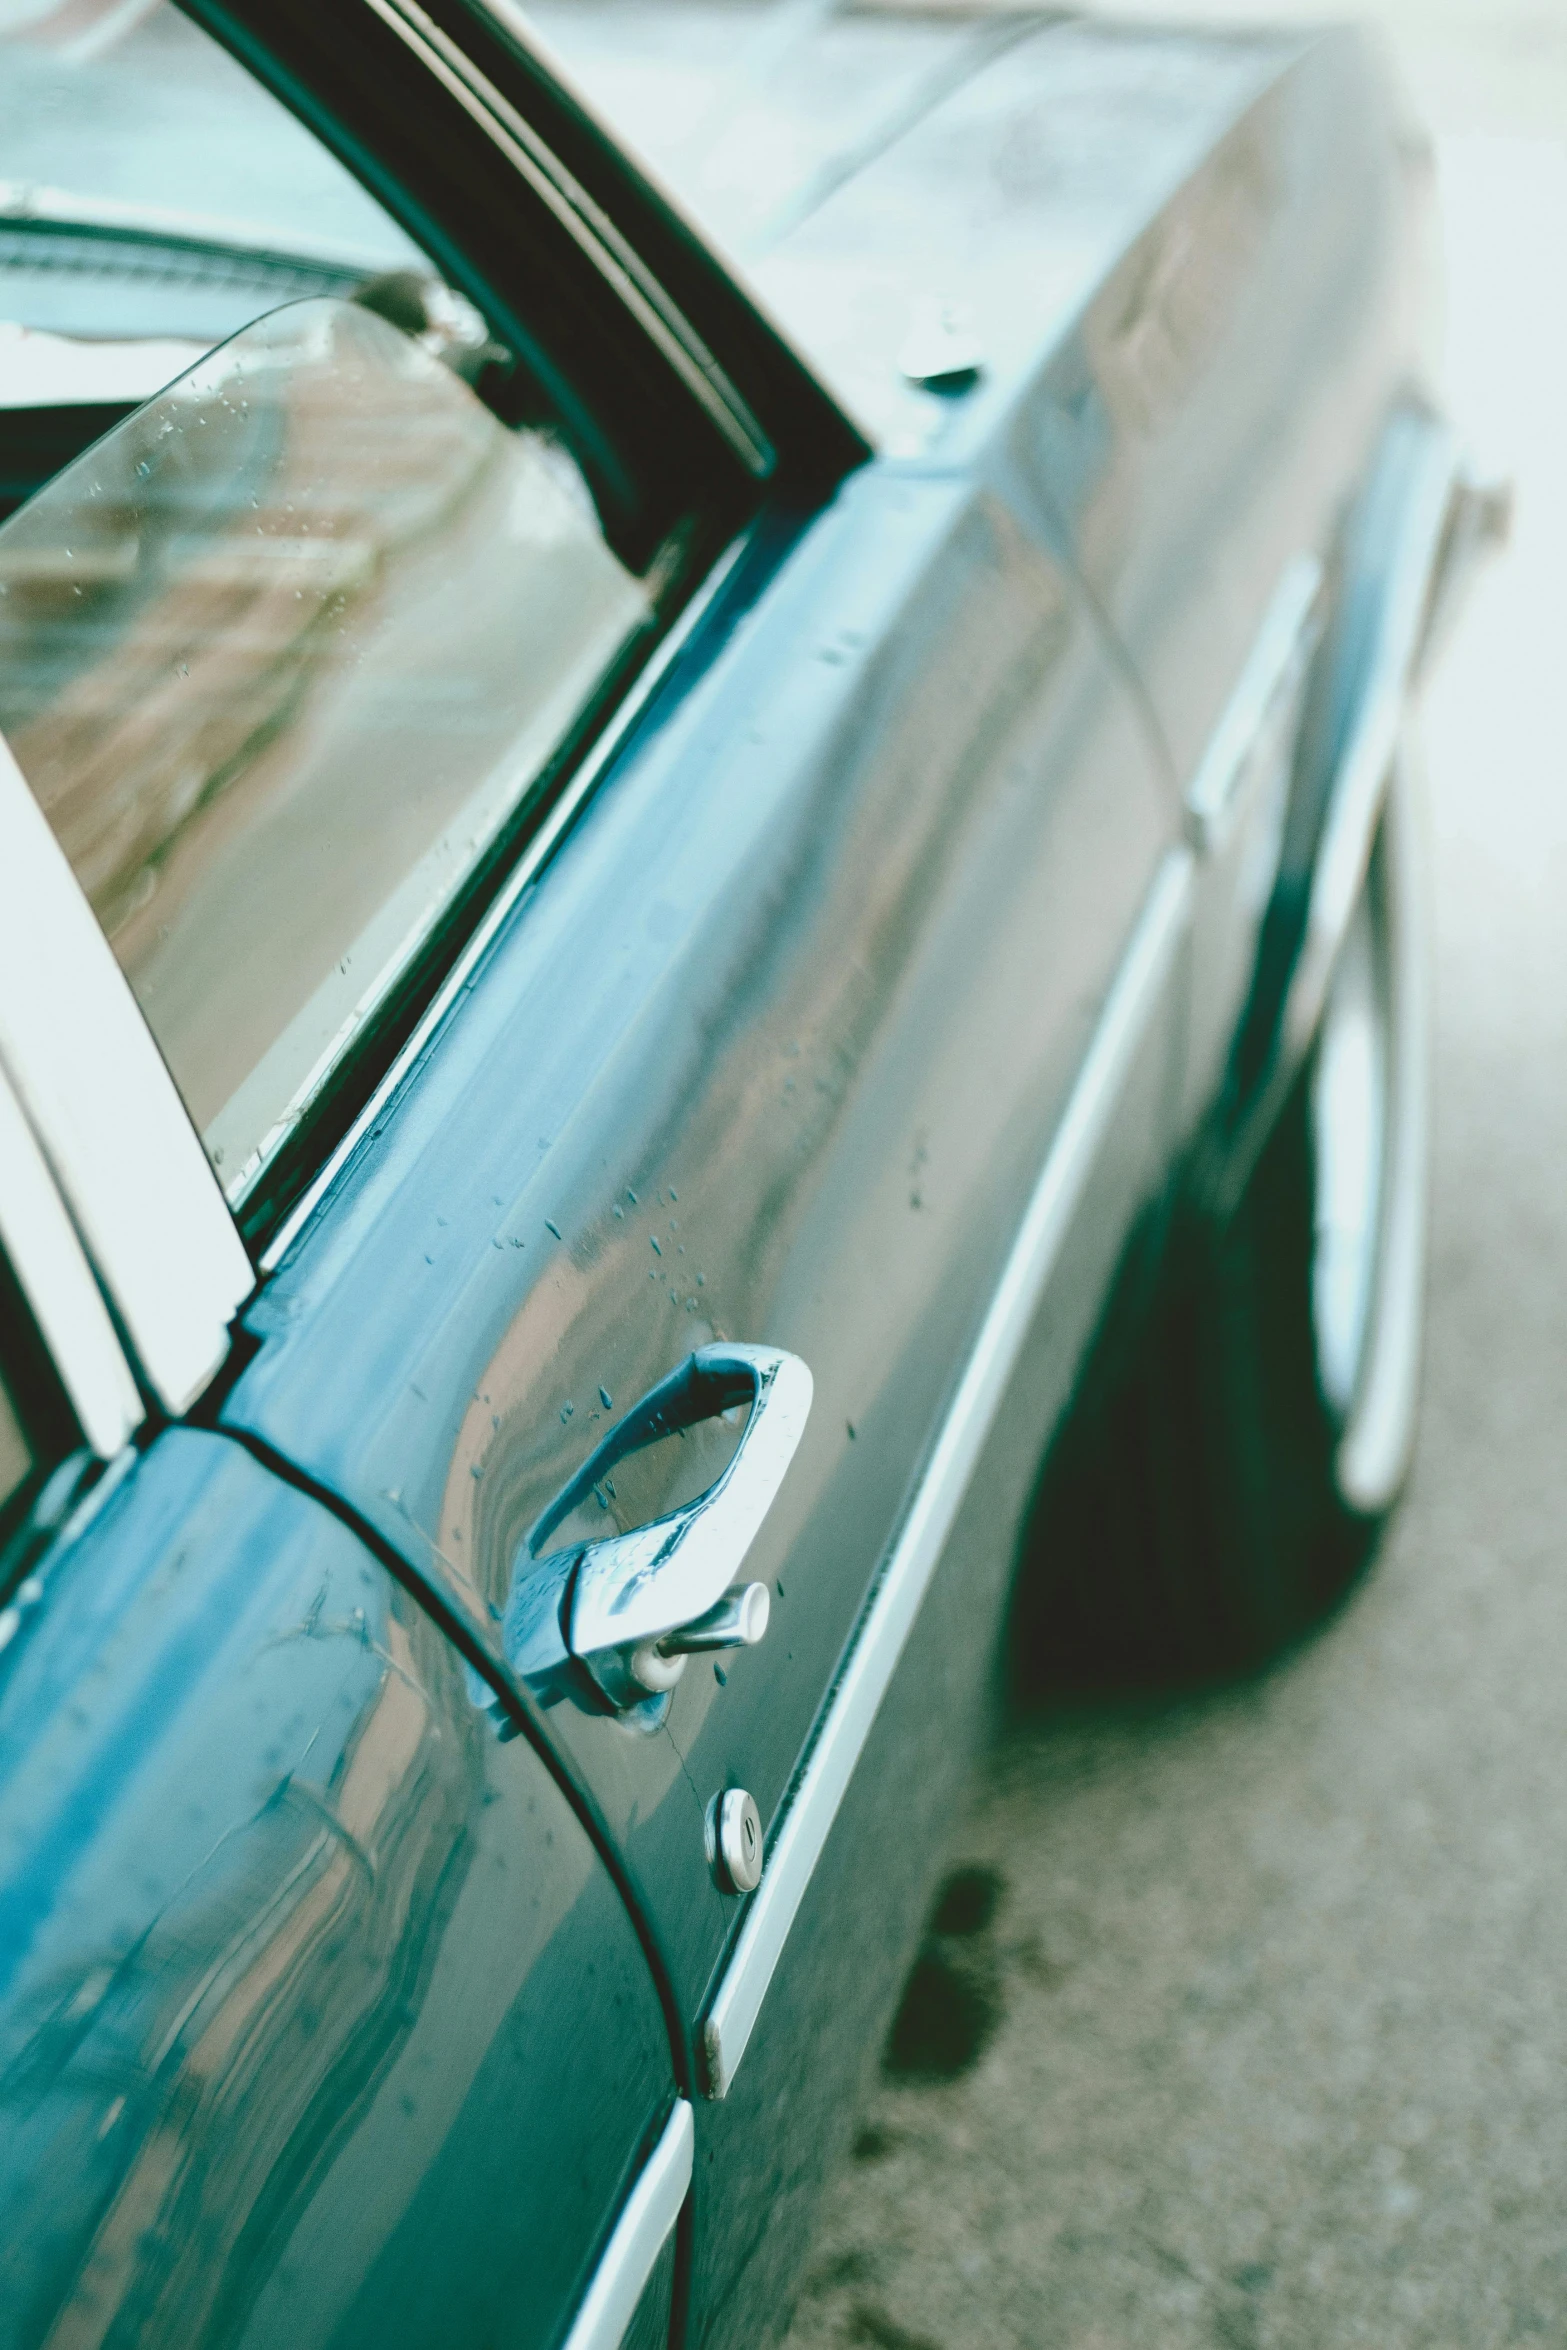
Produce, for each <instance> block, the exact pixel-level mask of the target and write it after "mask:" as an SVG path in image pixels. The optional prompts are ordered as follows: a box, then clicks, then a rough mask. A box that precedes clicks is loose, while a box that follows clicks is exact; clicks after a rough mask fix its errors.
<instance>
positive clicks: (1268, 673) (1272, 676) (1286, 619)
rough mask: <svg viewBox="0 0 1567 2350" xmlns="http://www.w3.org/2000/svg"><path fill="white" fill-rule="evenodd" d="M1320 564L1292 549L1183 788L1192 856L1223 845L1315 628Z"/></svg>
mask: <svg viewBox="0 0 1567 2350" xmlns="http://www.w3.org/2000/svg"><path fill="white" fill-rule="evenodd" d="M1322 577H1323V574H1322V565H1321V563H1320V562H1319V561H1318V559H1317V557H1316V556H1315V555H1297V556H1296V557H1295V558H1294V560H1293V561H1292V562H1290V563H1289V564H1287V565H1286V567H1285V570H1284V573H1283V576H1282V577H1281V578H1280V580H1279V583H1278V586H1277V587H1276V588H1275V589H1274V591H1273V596H1272V600H1271V601H1270V603H1269V605H1268V609H1267V611H1266V612H1265V613H1264V615H1263V621H1262V626H1261V628H1260V629H1259V630H1258V632H1257V636H1256V640H1255V642H1254V643H1253V645H1252V648H1251V651H1250V652H1249V653H1248V655H1247V656H1246V662H1245V666H1244V667H1243V669H1242V670H1241V674H1240V677H1239V679H1238V681H1237V683H1236V686H1235V690H1234V692H1233V693H1232V694H1231V696H1230V698H1229V700H1228V702H1227V703H1226V704H1225V706H1224V710H1223V712H1222V714H1221V716H1220V719H1219V723H1218V725H1217V726H1216V727H1215V728H1214V730H1213V733H1212V735H1211V736H1210V737H1209V740H1208V746H1207V748H1206V750H1205V751H1204V752H1203V755H1202V758H1201V760H1200V761H1199V763H1198V767H1197V772H1196V773H1195V775H1194V776H1193V777H1192V779H1191V782H1190V783H1189V784H1188V786H1187V789H1186V837H1187V839H1188V840H1189V841H1190V842H1191V845H1192V847H1193V848H1194V849H1195V850H1196V851H1197V853H1198V855H1199V856H1203V857H1209V856H1212V855H1213V854H1214V853H1215V851H1216V850H1218V849H1220V848H1222V847H1223V845H1224V841H1225V838H1226V836H1227V834H1228V833H1229V831H1230V827H1231V820H1232V818H1233V816H1234V814H1235V813H1236V810H1237V805H1238V794H1239V787H1240V784H1241V782H1242V780H1243V778H1244V776H1245V772H1246V763H1247V760H1248V758H1249V757H1250V755H1251V752H1252V749H1253V746H1254V745H1255V744H1256V742H1257V740H1258V738H1259V736H1260V735H1261V734H1262V732H1263V729H1264V727H1265V726H1266V724H1267V721H1268V719H1269V717H1270V715H1271V714H1272V712H1273V711H1274V710H1275V708H1276V707H1277V706H1278V704H1279V702H1280V700H1281V699H1282V698H1283V697H1284V696H1285V695H1287V694H1289V693H1292V692H1293V691H1294V689H1295V688H1296V686H1297V685H1298V684H1299V683H1300V680H1301V678H1302V677H1303V675H1304V673H1305V669H1306V664H1307V663H1308V661H1309V660H1310V659H1311V655H1312V652H1313V650H1314V649H1315V646H1316V641H1317V637H1318V634H1319V633H1320V630H1321V626H1322Z"/></svg>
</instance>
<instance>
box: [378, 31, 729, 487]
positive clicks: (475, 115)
mask: <svg viewBox="0 0 1567 2350" xmlns="http://www.w3.org/2000/svg"><path fill="white" fill-rule="evenodd" d="M366 5H367V6H368V7H370V8H372V9H373V10H374V11H375V13H376V15H377V16H378V17H380V19H381V21H382V22H383V24H386V25H387V26H389V27H390V29H391V30H392V31H393V32H394V33H395V34H396V35H397V37H398V39H399V40H400V41H402V42H403V43H404V45H405V46H406V47H407V48H409V49H411V50H412V51H413V53H414V54H415V56H417V57H418V58H419V59H420V60H421V61H422V63H423V64H424V65H425V67H426V68H427V70H428V71H429V72H430V73H432V74H433V75H434V76H435V78H436V79H437V80H438V81H439V82H440V83H441V85H442V87H443V88H444V89H446V90H448V91H449V92H450V93H451V95H452V96H453V97H454V98H455V99H456V100H457V103H458V105H459V106H461V107H462V109H463V111H464V113H465V114H467V115H468V117H469V119H470V120H471V121H473V122H474V123H476V124H477V125H478V127H479V129H480V130H481V131H483V133H484V134H485V136H486V138H488V139H489V140H490V142H491V143H492V145H494V146H495V147H498V148H499V149H500V151H501V153H502V154H503V155H504V156H505V157H506V159H507V161H508V162H509V163H510V164H511V165H512V168H513V169H514V170H515V171H516V172H517V173H518V174H519V175H520V177H521V178H523V179H524V180H526V182H527V184H528V186H529V187H530V188H531V189H532V190H533V192H534V194H535V195H536V196H537V197H538V198H539V200H540V202H541V203H543V204H544V205H546V206H547V207H548V209H549V211H550V212H551V213H552V214H553V215H554V217H555V219H556V220H558V221H559V222H560V224H561V226H562V227H563V228H564V229H565V230H566V232H567V234H568V235H569V236H570V237H571V238H572V240H573V242H574V243H575V244H576V246H577V248H578V250H579V251H580V252H581V253H582V254H583V256H584V257H585V259H586V260H588V261H589V262H590V263H591V264H592V266H593V268H594V269H595V270H596V271H597V273H598V275H599V276H600V277H601V278H602V279H603V281H604V283H605V284H606V285H607V286H608V287H609V289H610V291H611V292H612V293H613V294H614V295H615V297H616V299H617V300H618V301H619V302H620V304H621V306H622V307H623V308H624V309H625V310H626V311H627V312H628V313H629V315H630V316H631V317H632V318H634V319H635V320H636V322H637V324H638V326H639V327H640V328H641V330H642V332H643V334H644V335H646V336H647V338H648V340H649V342H651V343H652V344H653V346H654V347H655V349H656V350H657V351H658V352H659V353H660V354H661V356H662V357H663V358H664V359H665V360H666V361H667V362H668V364H669V365H670V367H671V368H672V369H673V370H674V372H675V374H676V375H677V376H678V377H679V379H680V381H681V382H682V383H683V384H684V385H685V387H686V390H687V391H688V392H689V393H690V394H691V395H692V397H693V398H694V399H695V400H696V401H697V403H698V405H699V406H700V407H701V408H702V410H703V412H704V413H705V414H706V416H707V417H708V418H709V419H710V421H711V422H712V423H714V424H715V425H716V426H717V427H718V430H719V431H720V432H721V433H722V435H723V437H724V439H725V440H726V441H727V442H728V443H729V446H730V448H731V449H732V450H733V451H734V453H735V455H736V456H737V457H738V458H739V460H740V462H741V464H742V465H743V466H744V467H745V469H746V471H747V472H748V473H749V474H751V475H752V476H753V477H754V478H755V479H757V480H765V479H766V477H767V475H768V474H769V473H770V472H771V471H772V467H773V449H772V444H771V442H770V441H769V440H768V438H767V436H766V434H765V433H764V432H763V430H762V428H761V426H760V424H759V423H758V422H757V420H756V418H755V417H754V416H753V415H752V414H751V411H750V409H749V408H748V407H747V406H746V403H745V401H744V400H743V399H742V398H741V396H740V394H739V392H738V391H737V390H736V389H735V387H734V385H733V384H732V383H731V382H730V381H729V378H728V376H727V375H726V374H725V373H724V370H723V368H722V367H721V366H720V365H719V362H718V361H717V359H715V358H714V356H713V354H712V352H711V351H710V350H709V349H708V348H707V345H706V344H705V343H704V342H703V341H702V338H701V336H700V335H699V334H698V333H697V331H696V329H695V328H694V327H693V326H692V324H691V322H690V320H689V319H688V318H686V316H685V315H684V313H683V312H682V311H681V310H679V309H678V308H677V307H676V305H675V304H674V303H673V302H672V301H671V300H670V298H669V296H668V295H667V294H666V293H665V292H664V289H663V287H662V286H661V285H660V284H659V282H658V280H657V279H656V278H655V277H654V276H653V274H652V272H651V271H650V270H649V269H648V268H647V266H646V264H645V263H644V262H643V261H642V259H641V257H640V255H639V254H637V252H636V251H635V250H634V249H633V247H632V246H630V245H629V244H628V243H627V242H626V240H625V238H624V237H623V236H622V235H621V234H620V231H619V230H618V229H617V228H616V227H615V224H614V222H613V221H612V220H611V219H610V218H609V216H608V214H607V213H605V212H604V211H603V210H602V208H601V207H600V206H599V205H597V204H595V203H594V201H593V199H592V197H591V196H590V195H589V194H588V192H587V190H586V189H585V188H583V187H581V186H580V185H579V184H578V182H577V181H576V180H575V179H574V178H573V177H572V175H571V174H570V172H568V171H567V170H566V169H565V167H564V165H563V164H561V163H560V162H559V160H558V159H557V158H556V157H555V156H554V155H553V154H552V153H551V152H550V150H549V148H548V147H547V146H546V145H545V144H544V142H543V140H542V139H540V137H539V136H538V134H537V132H536V131H535V130H534V129H533V127H532V125H531V124H530V123H529V122H527V121H526V119H525V118H524V117H523V116H522V115H521V114H519V113H518V111H517V109H516V108H515V107H514V106H513V105H511V104H510V103H509V102H508V100H507V99H505V98H504V97H503V96H502V95H501V93H500V91H499V90H497V89H496V87H495V85H494V83H493V82H491V81H490V80H489V79H488V77H487V76H486V75H485V74H483V73H481V72H480V71H479V69H478V67H477V66H475V65H474V63H473V62H472V60H471V59H470V58H469V57H467V56H466V55H465V54H464V53H463V51H462V50H461V49H460V48H459V47H458V45H457V43H456V42H454V41H453V40H451V39H450V38H449V36H448V35H447V34H446V33H444V32H443V31H442V30H441V28H440V26H439V25H437V24H436V23H435V22H434V21H433V20H432V18H431V17H429V16H428V15H427V14H426V12H425V10H424V9H422V8H421V7H419V5H418V0H366ZM484 13H485V14H486V15H488V16H489V18H490V20H491V22H492V23H493V24H495V25H496V26H497V27H499V28H500V29H501V30H502V31H504V32H505V33H506V34H507V35H508V36H509V38H510V39H512V40H513V41H515V42H517V43H518V44H519V45H522V46H525V47H530V48H531V46H532V43H531V40H530V39H529V33H528V31H527V30H525V29H524V27H523V26H522V25H520V24H519V23H518V21H517V18H516V16H515V15H514V14H512V13H511V12H509V11H503V10H501V9H496V8H490V7H486V8H485V10H484Z"/></svg>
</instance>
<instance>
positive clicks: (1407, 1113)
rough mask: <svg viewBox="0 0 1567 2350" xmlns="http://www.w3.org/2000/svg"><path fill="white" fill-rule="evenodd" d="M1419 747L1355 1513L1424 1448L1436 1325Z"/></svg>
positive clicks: (1400, 806) (1404, 764) (1410, 782)
mask: <svg viewBox="0 0 1567 2350" xmlns="http://www.w3.org/2000/svg"><path fill="white" fill-rule="evenodd" d="M1415 787H1416V777H1415V775H1414V773H1413V772H1412V763H1411V758H1410V755H1409V753H1408V751H1407V750H1405V751H1404V752H1401V753H1400V755H1399V756H1398V758H1397V760H1396V762H1395V765H1394V769H1393V777H1392V782H1391V784H1390V786H1389V789H1388V795H1387V802H1386V806H1385V809H1384V812H1383V817H1382V825H1383V844H1384V847H1383V853H1384V854H1385V856H1386V858H1387V862H1388V891H1387V898H1388V921H1389V928H1390V931H1391V936H1390V938H1389V940H1388V958H1389V979H1390V983H1391V984H1390V992H1391V997H1392V1002H1391V1007H1390V1017H1389V1052H1388V1063H1389V1093H1390V1099H1389V1102H1388V1113H1387V1126H1386V1136H1385V1141H1384V1146H1383V1147H1384V1152H1385V1160H1384V1166H1383V1175H1382V1213H1381V1233H1380V1245H1379V1261H1378V1268H1377V1280H1376V1291H1375V1295H1374V1297H1373V1300H1372V1307H1371V1322H1370V1329H1369V1332H1368V1335H1367V1341H1366V1354H1365V1359H1364V1362H1363V1364H1362V1366H1361V1372H1360V1378H1359V1381H1358V1384H1357V1389H1356V1394H1355V1400H1354V1403H1353V1406H1352V1408H1351V1410H1350V1413H1349V1416H1348V1419H1347V1421H1346V1423H1345V1427H1344V1430H1343V1433H1342V1435H1341V1436H1340V1438H1339V1445H1338V1451H1337V1454H1336V1456H1335V1460H1334V1474H1335V1476H1336V1478H1337V1481H1338V1487H1339V1491H1340V1493H1341V1494H1342V1495H1343V1497H1344V1500H1345V1501H1346V1502H1347V1503H1348V1504H1349V1506H1350V1508H1351V1509H1354V1510H1358V1511H1360V1512H1361V1513H1362V1514H1363V1515H1364V1516H1366V1517H1378V1516H1380V1515H1381V1514H1382V1512H1383V1511H1384V1510H1386V1509H1388V1508H1390V1507H1391V1505H1392V1503H1393V1500H1394V1499H1395V1497H1396V1495H1397V1493H1398V1490H1399V1488H1400V1486H1401V1485H1402V1484H1403V1481H1404V1474H1405V1471H1406V1470H1407V1468H1408V1466H1409V1456H1410V1453H1411V1451H1412V1450H1413V1447H1414V1437H1415V1413H1416V1405H1417V1403H1418V1400H1419V1392H1420V1350H1421V1342H1422V1338H1423V1336H1424V1330H1425V1261H1426V1212H1427V1191H1428V1184H1429V1163H1430V1124H1431V1054H1430V993H1431V965H1430V940H1429V936H1428V919H1429V916H1428V908H1429V888H1428V873H1427V864H1426V842H1425V838H1424V833H1423V827H1422V823H1421V799H1420V794H1419V792H1418V790H1417V789H1416V788H1415Z"/></svg>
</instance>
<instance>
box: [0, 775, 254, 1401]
mask: <svg viewBox="0 0 1567 2350" xmlns="http://www.w3.org/2000/svg"><path fill="white" fill-rule="evenodd" d="M0 1067H3V1068H4V1070H5V1071H6V1073H7V1075H8V1076H9V1078H10V1081H11V1084H12V1086H13V1087H14V1089H15V1092H16V1096H17V1099H18V1101H19V1103H20V1105H21V1107H22V1109H23V1111H24V1112H25V1113H26V1116H27V1120H28V1123H29V1124H30V1126H31V1127H32V1130H33V1132H34V1134H35V1135H36V1136H37V1138H38V1141H39V1143H40V1145H41V1146H42V1149H43V1153H44V1156H45V1158H46V1159H47V1161H48V1163H49V1166H50V1168H51V1169H52V1171H53V1175H54V1179H55V1182H56V1184H57V1185H58V1187H59V1190H60V1193H61V1196H62V1197H63V1199H64V1201H65V1204H66V1206H67V1208H68V1209H69V1211H70V1214H71V1217H72V1220H73V1221H74V1223H75V1225H76V1229H77V1231H78V1233H79V1234H80V1236H81V1240H82V1244H83V1246H84V1248H85V1249H86V1252H87V1255H88V1257H89V1258H90V1259H91V1261H92V1264H93V1267H94V1269H95V1271H96V1272H97V1275H98V1279H99V1281H100V1282H101V1284H102V1286H103V1289H104V1292H105V1294H106V1296H107V1298H108V1300H109V1304H110V1306H111V1307H112V1309H113V1311H114V1313H115V1315H116V1317H117V1319H118V1321H119V1324H120V1327H121V1329H122V1330H123V1331H124V1333H125V1336H126V1339H127V1341H128V1343H129V1345H130V1348H131V1351H132V1353H133V1355H134V1356H135V1359H136V1362H137V1364H138V1366H139V1368H140V1370H141V1372H142V1374H143V1376H144V1378H145V1380H146V1382H147V1385H148V1386H149V1388H150V1389H151V1390H152V1392H153V1394H154V1395H156V1396H157V1397H158V1399H159V1401H160V1402H161V1403H162V1404H163V1405H164V1406H165V1407H166V1408H167V1410H169V1411H170V1412H172V1413H176V1414H177V1413H180V1412H183V1411H185V1410H186V1409H187V1408H188V1406H189V1405H190V1404H192V1403H193V1402H194V1401H195V1399H196V1397H197V1396H198V1395H199V1394H200V1393H201V1390H202V1389H203V1387H205V1385H206V1383H207V1381H208V1380H209V1379H210V1378H211V1376H212V1374H213V1372H214V1371H215V1370H216V1369H217V1367H218V1365H219V1364H220V1363H221V1362H222V1360H223V1358H224V1356H225V1354H226V1353H227V1351H228V1343H229V1341H228V1325H229V1323H230V1322H231V1321H232V1319H233V1317H234V1314H235V1312H236V1311H237V1310H238V1308H239V1306H240V1304H241V1303H242V1301H243V1300H244V1299H245V1298H246V1297H247V1296H248V1295H249V1293H250V1291H251V1289H252V1288H253V1287H254V1285H255V1276H254V1274H253V1273H252V1271H251V1268H250V1260H249V1258H248V1257H247V1256H246V1254H245V1250H244V1246H243V1244H242V1242H241V1240H240V1237H239V1234H238V1232H237V1231H236V1229H235V1226H234V1222H233V1219H232V1217H231V1216H230V1214H229V1211H228V1208H227V1206H226V1204H225V1202H224V1198H223V1194H222V1192H221V1191H220V1190H219V1188H218V1182H217V1178H216V1176H215V1175H214V1174H213V1172H212V1169H211V1167H210V1166H209V1165H208V1163H207V1154H206V1152H205V1151H204V1150H203V1149H202V1147H201V1142H200V1138H199V1137H198V1135H197V1134H196V1131H195V1129H194V1127H193V1126H192V1125H191V1123H190V1120H189V1118H188V1117H187V1115H186V1112H185V1105H184V1103H183V1102H182V1101H181V1100H180V1097H179V1094H178V1093H177V1091H176V1090H175V1086H174V1081H173V1079H172V1078H171V1077H170V1075H169V1072H168V1070H167V1069H166V1068H165V1066H164V1064H163V1060H162V1057H161V1055H160V1054H159V1051H158V1048H157V1046H156V1045H155V1044H154V1042H153V1040H152V1035H151V1032H150V1031H149V1029H148V1027H147V1024H146V1022H145V1021H144V1020H143V1018H142V1015H141V1011H140V1009H139V1007H138V1005H137V1002H136V999H135V997H134V996H133V995H132V993H131V990H130V987H129V985H128V983H127V981H126V979H125V977H124V975H123V973H122V972H121V970H120V967H119V965H118V964H117V963H116V961H115V959H114V954H113V951H112V949H111V948H110V946H109V943H108V941H107V939H106V938H105V937H104V935H103V932H102V931H101V930H100V929H99V927H98V923H97V920H96V918H95V917H94V914H93V911H92V908H91V907H90V906H89V905H88V903H87V900H86V898H85V896H84V895H83V894H82V890H81V888H80V886H79V884H78V882H77V879H76V876H75V874H74V873H73V872H72V871H71V868H70V865H69V863H68V862H67V859H66V857H65V853H64V851H63V850H62V849H61V848H60V846H59V844H58V843H57V841H56V840H55V837H54V834H53V833H52V832H51V831H50V829H49V825H48V821H47V819H46V818H45V816H44V814H43V812H42V810H41V809H40V808H39V806H38V803H37V801H36V800H35V799H34V798H33V795H32V793H31V791H30V790H29V789H28V787H27V783H26V780H25V778H24V777H23V775H22V771H21V769H20V768H19V767H18V766H17V764H16V761H15V759H14V758H13V757H12V755H11V752H10V750H9V749H8V748H7V747H6V746H5V744H4V741H3V739H0Z"/></svg>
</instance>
